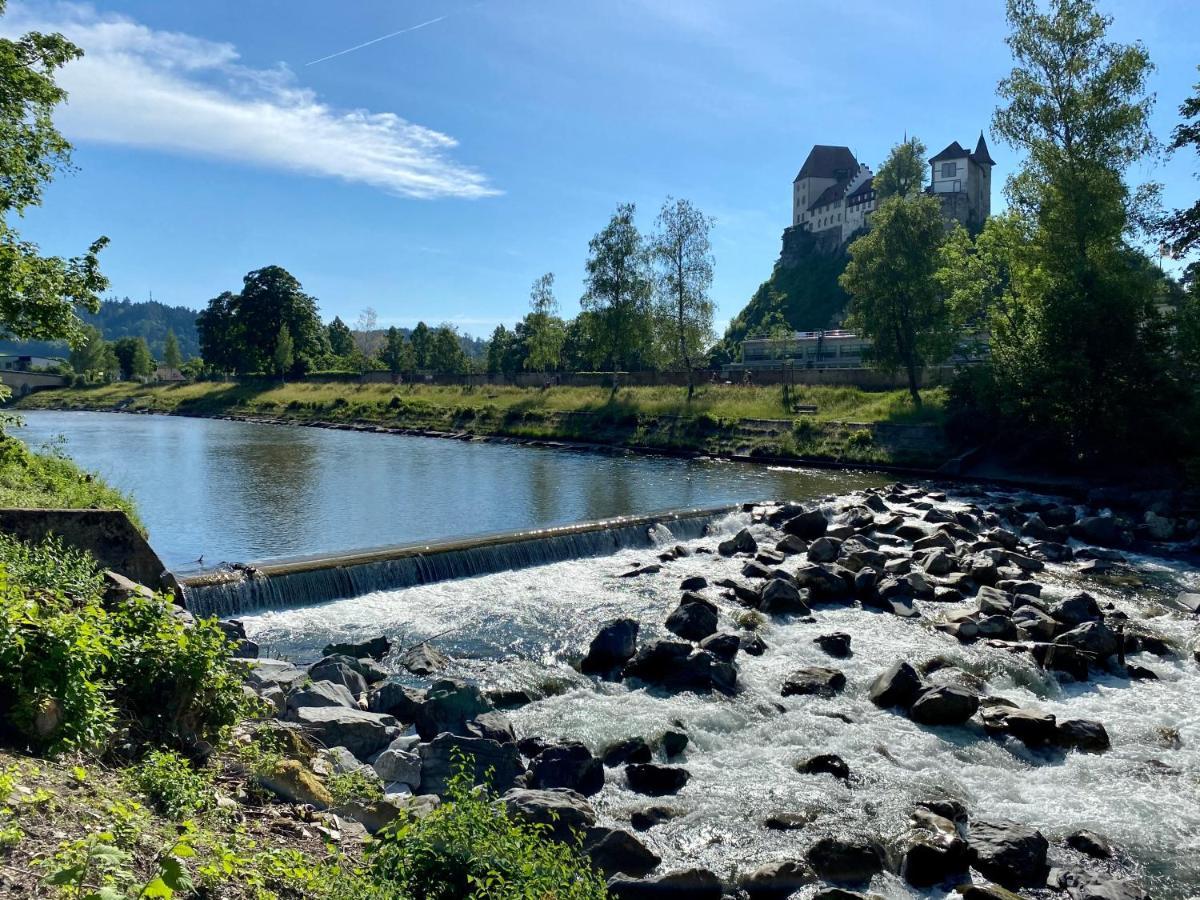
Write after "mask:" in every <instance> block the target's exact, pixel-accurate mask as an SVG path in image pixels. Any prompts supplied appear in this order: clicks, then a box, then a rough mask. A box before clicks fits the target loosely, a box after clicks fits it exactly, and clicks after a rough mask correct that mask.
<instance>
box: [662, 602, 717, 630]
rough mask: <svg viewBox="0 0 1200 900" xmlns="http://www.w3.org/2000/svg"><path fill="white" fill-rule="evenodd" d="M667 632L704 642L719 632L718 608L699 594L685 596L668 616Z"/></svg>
mask: <svg viewBox="0 0 1200 900" xmlns="http://www.w3.org/2000/svg"><path fill="white" fill-rule="evenodd" d="M666 625H667V630H668V631H670V632H672V633H674V634H677V635H679V636H680V637H681V638H684V639H685V640H689V641H702V640H704V638H706V637H708V636H709V635H710V634H713V633H715V632H716V630H717V608H716V606H714V605H713V604H712V603H711V602H710V601H709V600H706V599H705V598H703V597H701V596H700V595H699V594H694V593H690V592H689V593H687V594H684V595H683V599H682V600H681V601H680V603H679V606H677V607H675V609H674V611H673V612H672V613H671V614H670V615H669V616H667V622H666Z"/></svg>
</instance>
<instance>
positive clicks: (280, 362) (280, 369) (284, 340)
mask: <svg viewBox="0 0 1200 900" xmlns="http://www.w3.org/2000/svg"><path fill="white" fill-rule="evenodd" d="M292 349H293V344H292V333H291V332H290V331H288V327H287V322H284V323H283V324H282V325H280V326H279V336H278V337H276V338H275V350H274V352H273V353H272V354H271V361H272V362H274V363H275V374H276V375H278V376H279V377H280V378H282V377H283V376H284V375H286V374H287V372H288V370H289V369H290V368H291V367H292V363H293V362H294V361H295V357H294V355H293V353H292Z"/></svg>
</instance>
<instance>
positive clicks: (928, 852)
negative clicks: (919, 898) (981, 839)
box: [897, 820, 970, 888]
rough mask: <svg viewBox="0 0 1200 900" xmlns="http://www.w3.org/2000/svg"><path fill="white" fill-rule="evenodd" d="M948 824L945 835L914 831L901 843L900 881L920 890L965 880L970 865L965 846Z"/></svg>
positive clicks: (940, 832)
mask: <svg viewBox="0 0 1200 900" xmlns="http://www.w3.org/2000/svg"><path fill="white" fill-rule="evenodd" d="M943 821H944V820H943ZM948 824H949V825H950V829H949V830H948V831H942V830H929V829H924V828H917V829H913V830H911V831H909V832H907V833H906V834H905V835H904V836H903V837H902V838H901V839H900V841H899V846H898V848H897V855H898V856H899V857H900V877H901V878H903V879H904V880H905V881H907V882H908V883H909V884H911V885H913V886H914V887H923V888H928V887H933V886H934V885H937V884H942V883H944V882H958V881H963V880H965V878H966V874H967V867H968V866H969V864H970V854H969V852H968V849H967V842H966V841H964V840H963V839H962V838H961V837H959V836H958V834H956V833H955V831H954V826H953V823H948Z"/></svg>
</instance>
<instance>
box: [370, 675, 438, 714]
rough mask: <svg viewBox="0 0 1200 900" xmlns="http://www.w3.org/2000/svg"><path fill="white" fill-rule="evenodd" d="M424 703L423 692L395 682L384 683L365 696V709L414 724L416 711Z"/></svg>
mask: <svg viewBox="0 0 1200 900" xmlns="http://www.w3.org/2000/svg"><path fill="white" fill-rule="evenodd" d="M424 702H425V692H424V691H419V690H416V689H415V688H410V687H405V686H404V685H402V684H400V683H399V682H395V681H385V682H384V683H383V684H381V685H379V686H377V687H374V688H372V689H371V691H370V692H369V693H368V694H367V709H369V710H370V711H371V712H377V713H387V714H388V715H389V716H395V717H396V718H397V719H399V720H400V721H401V722H415V721H416V720H417V710H418V709H419V708H420V706H421V704H422V703H424Z"/></svg>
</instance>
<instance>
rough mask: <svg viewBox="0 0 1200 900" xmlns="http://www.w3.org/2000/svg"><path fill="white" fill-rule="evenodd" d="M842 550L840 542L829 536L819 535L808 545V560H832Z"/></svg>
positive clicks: (824, 561)
mask: <svg viewBox="0 0 1200 900" xmlns="http://www.w3.org/2000/svg"><path fill="white" fill-rule="evenodd" d="M841 552H842V542H841V541H839V540H837V539H835V538H831V537H819V538H817V539H816V540H815V541H813V542H812V543H811V544H809V545H808V561H809V562H811V563H828V562H833V561H834V560H835V559H837V558H838V556H840V555H841Z"/></svg>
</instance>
